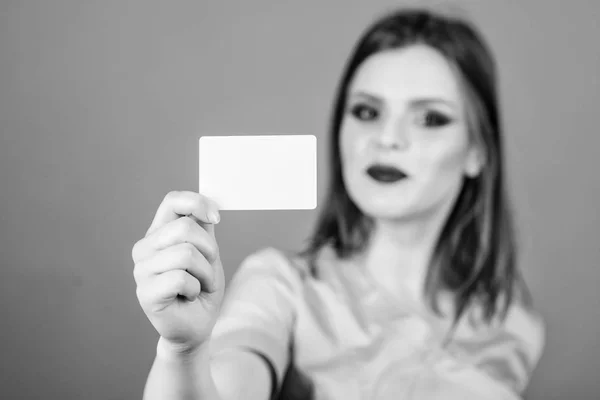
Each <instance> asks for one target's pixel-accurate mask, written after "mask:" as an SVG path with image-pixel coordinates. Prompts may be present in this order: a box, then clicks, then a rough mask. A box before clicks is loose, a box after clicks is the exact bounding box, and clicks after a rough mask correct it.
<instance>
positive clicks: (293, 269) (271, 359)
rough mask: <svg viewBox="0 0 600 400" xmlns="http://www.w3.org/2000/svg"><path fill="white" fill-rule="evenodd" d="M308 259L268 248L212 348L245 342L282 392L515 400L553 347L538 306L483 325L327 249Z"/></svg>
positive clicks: (335, 397)
mask: <svg viewBox="0 0 600 400" xmlns="http://www.w3.org/2000/svg"><path fill="white" fill-rule="evenodd" d="M316 264H317V266H318V275H319V278H318V279H317V278H314V277H313V276H312V275H311V274H310V273H309V267H308V263H307V262H306V260H304V259H303V258H300V257H298V256H290V255H288V254H286V253H284V252H283V251H281V250H278V249H275V248H272V247H269V248H264V249H260V250H258V251H256V252H255V253H253V254H251V255H249V256H247V257H246V258H245V259H244V260H243V262H242V263H241V264H240V266H239V268H238V270H237V271H236V272H235V274H234V275H233V277H232V279H231V281H230V283H229V285H228V287H227V290H226V294H225V298H224V301H223V304H222V307H221V312H220V316H219V319H218V320H217V322H216V324H215V327H214V329H213V333H212V336H211V351H214V352H215V353H216V352H218V351H222V350H225V349H231V348H245V349H248V350H250V351H254V352H256V353H258V354H260V355H262V356H263V357H264V358H265V359H266V360H267V361H268V363H269V365H270V367H271V368H272V371H273V372H274V383H275V386H274V390H275V393H274V396H273V398H278V396H279V398H284V399H306V400H308V399H310V400H362V399H368V400H388V399H389V400H391V399H394V400H397V399H406V400H411V399H419V400H433V399H444V400H452V399H460V400H470V399H473V400H474V399H477V400H485V399H490V400H492V399H493V400H500V399H503V400H504V399H506V400H515V399H519V398H520V395H521V393H522V392H523V391H524V389H525V388H526V386H527V384H528V381H529V378H530V376H531V373H532V371H533V369H534V368H535V366H536V364H537V362H538V360H539V358H540V356H541V352H542V349H543V346H544V339H545V336H544V335H545V327H544V323H543V320H542V318H541V317H540V315H539V314H537V313H536V312H535V311H534V310H533V309H530V308H526V307H524V306H523V305H521V304H515V305H512V306H511V307H510V309H509V312H508V314H507V317H506V319H505V320H504V322H503V323H501V324H496V325H495V326H493V327H488V328H485V329H480V328H475V327H474V326H473V324H471V323H469V318H468V317H467V318H464V321H463V319H461V322H460V323H459V324H458V327H457V328H456V329H455V331H454V333H453V334H452V336H451V338H450V340H447V338H448V328H449V326H450V322H451V321H450V320H449V319H448V318H444V317H439V316H437V315H435V314H434V313H433V312H431V311H428V309H427V308H426V307H424V306H423V305H422V304H420V303H422V302H416V301H413V300H411V299H410V296H405V297H404V298H403V297H399V296H391V295H390V293H388V292H386V291H385V290H383V289H382V287H381V286H379V285H378V284H377V282H376V280H375V279H374V278H373V277H372V276H371V275H369V273H368V272H367V271H365V268H359V267H358V266H357V265H356V264H353V263H351V262H342V261H340V260H339V259H338V258H337V257H335V255H334V252H333V250H332V249H329V248H325V249H323V251H321V253H320V255H319V258H318V262H317V263H316Z"/></svg>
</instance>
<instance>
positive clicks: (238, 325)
mask: <svg viewBox="0 0 600 400" xmlns="http://www.w3.org/2000/svg"><path fill="white" fill-rule="evenodd" d="M299 289H300V276H299V274H298V273H296V271H295V270H294V269H293V267H292V266H291V264H290V263H289V261H288V258H287V257H286V256H285V255H284V254H283V253H282V252H280V251H278V250H276V249H273V248H266V249H263V250H260V251H258V252H256V253H254V254H252V255H250V256H248V257H247V258H246V259H244V260H243V261H242V263H241V264H240V267H239V268H238V270H237V271H236V272H235V274H234V275H233V277H232V278H231V281H230V283H229V285H228V287H227V288H226V291H225V298H224V301H223V304H222V306H221V311H220V314H219V319H218V320H217V322H216V324H215V327H214V328H213V332H212V336H211V352H212V353H213V354H216V353H217V352H219V351H223V350H228V349H234V348H238V349H239V348H245V349H247V350H249V351H253V352H256V353H258V354H259V355H261V356H263V357H264V358H265V359H266V360H267V361H268V362H269V363H270V367H271V368H272V372H274V373H275V377H274V383H275V385H274V388H273V391H274V392H277V389H278V388H279V387H280V385H281V382H282V379H283V375H284V373H285V371H286V369H287V366H288V363H289V361H290V360H289V357H290V351H289V346H290V342H291V336H292V333H293V323H294V318H295V309H296V307H295V302H296V296H297V294H298V293H299Z"/></svg>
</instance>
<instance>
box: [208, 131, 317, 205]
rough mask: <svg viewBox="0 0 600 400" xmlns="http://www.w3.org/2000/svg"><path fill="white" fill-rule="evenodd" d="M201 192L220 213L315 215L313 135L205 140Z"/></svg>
mask: <svg viewBox="0 0 600 400" xmlns="http://www.w3.org/2000/svg"><path fill="white" fill-rule="evenodd" d="M199 159H200V163H199V164H200V165H199V168H200V169H199V174H198V176H199V192H200V193H201V194H203V195H206V196H208V197H210V198H211V199H213V200H214V201H216V202H217V204H218V206H219V209H220V210H312V209H315V208H316V206H317V138H316V137H315V136H314V135H261V136H202V137H201V138H200V140H199Z"/></svg>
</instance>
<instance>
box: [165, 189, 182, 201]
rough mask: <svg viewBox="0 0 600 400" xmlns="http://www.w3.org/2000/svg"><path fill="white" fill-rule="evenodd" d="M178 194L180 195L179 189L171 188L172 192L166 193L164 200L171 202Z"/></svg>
mask: <svg viewBox="0 0 600 400" xmlns="http://www.w3.org/2000/svg"><path fill="white" fill-rule="evenodd" d="M178 195H179V191H177V190H171V191H170V192H168V193H167V194H166V195H165V198H164V201H165V202H171V201H173V200H174V199H176V198H177V196H178Z"/></svg>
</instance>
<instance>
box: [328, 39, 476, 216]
mask: <svg viewBox="0 0 600 400" xmlns="http://www.w3.org/2000/svg"><path fill="white" fill-rule="evenodd" d="M469 142H470V141H469V134H468V129H467V124H466V118H465V105H464V103H463V99H462V96H461V90H460V88H459V85H458V81H457V79H456V77H455V75H454V72H453V70H452V69H451V67H450V65H449V64H448V63H447V61H446V59H445V58H444V57H443V56H442V55H441V54H440V53H439V52H437V51H436V50H435V49H433V48H431V47H428V46H425V45H414V46H410V47H406V48H402V49H395V50H389V51H385V52H381V53H377V54H374V55H373V56H371V57H369V58H367V59H366V60H365V61H364V62H363V63H362V64H361V66H360V67H359V68H358V70H357V71H356V74H355V75H354V78H353V80H352V82H350V85H349V88H348V96H347V102H346V111H345V114H344V117H343V120H342V125H341V131H340V142H339V145H340V154H341V162H342V171H343V179H344V184H345V186H346V188H347V190H348V194H349V195H350V197H351V198H352V199H353V201H354V202H355V203H356V205H357V206H358V207H359V208H360V209H361V210H362V212H363V213H365V214H367V215H370V216H372V217H374V218H377V219H393V220H397V219H401V220H403V219H407V218H414V217H420V216H424V215H428V214H429V213H430V212H432V211H435V210H437V209H439V208H440V207H444V206H446V207H445V208H449V207H450V203H454V200H455V199H456V196H457V195H458V193H459V192H460V189H461V187H462V179H463V176H464V175H465V174H468V175H470V176H474V175H476V174H477V173H478V172H479V163H478V160H479V158H478V156H477V153H476V151H475V149H474V148H471V147H472V146H470V143H469ZM377 165H379V166H380V168H377Z"/></svg>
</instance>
